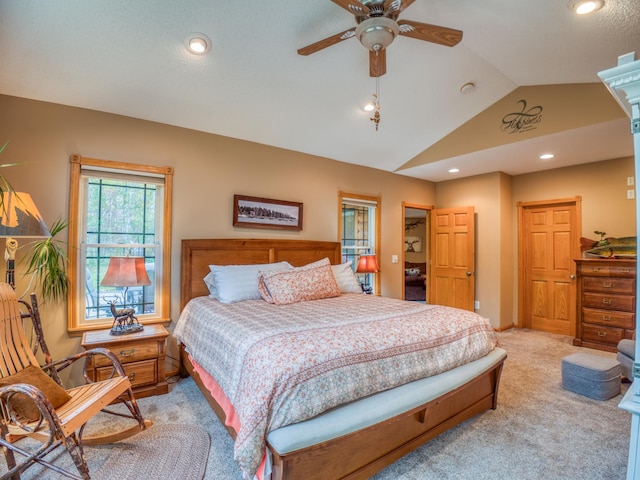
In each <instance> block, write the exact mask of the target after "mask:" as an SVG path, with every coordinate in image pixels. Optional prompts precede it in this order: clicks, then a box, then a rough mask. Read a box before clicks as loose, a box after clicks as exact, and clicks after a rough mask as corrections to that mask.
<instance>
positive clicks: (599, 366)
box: [562, 353, 620, 400]
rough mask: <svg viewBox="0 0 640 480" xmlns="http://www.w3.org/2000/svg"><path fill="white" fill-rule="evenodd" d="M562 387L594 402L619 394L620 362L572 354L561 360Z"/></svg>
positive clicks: (585, 354)
mask: <svg viewBox="0 0 640 480" xmlns="http://www.w3.org/2000/svg"><path fill="white" fill-rule="evenodd" d="M562 387H563V388H565V389H567V390H570V391H572V392H575V393H579V394H581V395H585V396H587V397H589V398H593V399H595V400H608V399H610V398H613V397H615V396H616V395H618V394H619V393H620V362H618V361H617V360H615V359H612V358H607V357H604V356H602V355H594V354H592V353H574V354H573V355H569V356H567V357H564V358H563V359H562Z"/></svg>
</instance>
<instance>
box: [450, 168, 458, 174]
mask: <svg viewBox="0 0 640 480" xmlns="http://www.w3.org/2000/svg"><path fill="white" fill-rule="evenodd" d="M459 171H460V169H459V168H450V169H449V173H458V172H459Z"/></svg>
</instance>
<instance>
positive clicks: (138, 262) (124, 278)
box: [100, 257, 151, 287]
mask: <svg viewBox="0 0 640 480" xmlns="http://www.w3.org/2000/svg"><path fill="white" fill-rule="evenodd" d="M100 285H103V286H105V287H139V286H143V285H151V280H149V275H147V269H146V268H145V266H144V258H143V257H111V259H110V260H109V268H107V273H106V274H105V276H104V278H103V279H102V282H100Z"/></svg>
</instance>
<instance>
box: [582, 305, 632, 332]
mask: <svg viewBox="0 0 640 480" xmlns="http://www.w3.org/2000/svg"><path fill="white" fill-rule="evenodd" d="M635 317H636V316H635V314H634V313H627V312H613V311H609V310H595V309H591V308H583V309H582V321H583V322H584V323H597V324H599V325H607V326H610V327H619V328H627V329H631V330H632V329H634V328H635Z"/></svg>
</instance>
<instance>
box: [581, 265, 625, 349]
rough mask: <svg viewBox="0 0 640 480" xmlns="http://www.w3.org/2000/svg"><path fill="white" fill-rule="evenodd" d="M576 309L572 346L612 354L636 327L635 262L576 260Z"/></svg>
mask: <svg viewBox="0 0 640 480" xmlns="http://www.w3.org/2000/svg"><path fill="white" fill-rule="evenodd" d="M575 262H576V273H577V278H578V292H577V300H578V310H577V315H576V321H577V325H576V338H575V339H574V340H573V344H574V345H578V346H582V347H589V348H596V349H598V350H606V351H608V352H615V351H616V346H617V345H618V342H619V341H620V340H622V339H623V338H632V337H633V333H634V331H635V328H636V315H635V311H636V261H635V260H626V259H625V260H620V259H579V260H576V261H575Z"/></svg>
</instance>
